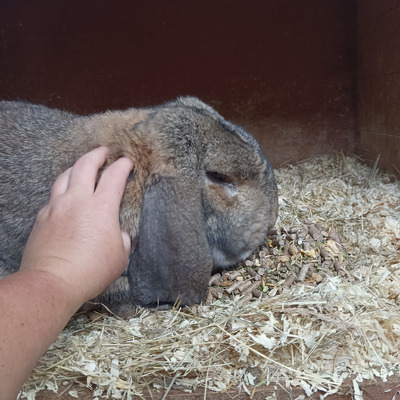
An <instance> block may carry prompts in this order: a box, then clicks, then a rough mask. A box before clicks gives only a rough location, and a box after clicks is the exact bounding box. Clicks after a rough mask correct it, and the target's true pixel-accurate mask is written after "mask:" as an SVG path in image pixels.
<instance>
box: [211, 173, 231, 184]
mask: <svg viewBox="0 0 400 400" xmlns="http://www.w3.org/2000/svg"><path fill="white" fill-rule="evenodd" d="M206 174H207V178H208V179H209V180H210V181H211V182H212V183H216V184H218V185H222V184H225V183H231V180H230V179H229V178H228V177H227V176H226V175H224V174H220V173H219V172H216V171H207V172H206Z"/></svg>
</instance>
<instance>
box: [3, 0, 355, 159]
mask: <svg viewBox="0 0 400 400" xmlns="http://www.w3.org/2000/svg"><path fill="white" fill-rule="evenodd" d="M355 46H356V0H324V1H321V0H302V1H301V2H298V1H294V0H252V1H250V2H248V1H243V0H218V1H215V0H201V1H192V2H188V1H187V0H171V1H163V0H146V1H138V0H120V1H114V2H113V1H109V0H85V1H77V0H58V1H55V2H54V1H49V0H47V1H46V0H36V1H34V2H29V1H24V0H3V1H2V2H0V97H1V98H6V99H15V98H20V99H25V100H29V101H32V102H37V103H43V104H47V105H50V106H54V107H60V108H63V109H68V110H71V111H75V112H79V113H92V112H97V111H102V110H106V109H109V108H110V109H114V108H126V107H130V106H147V105H152V104H157V103H160V102H163V101H165V100H168V99H171V98H174V97H176V96H179V95H185V94H191V95H196V96H198V97H200V98H202V99H203V100H205V101H207V102H209V103H211V104H212V105H213V106H215V107H216V108H217V109H218V110H219V111H220V112H221V113H222V114H223V115H224V116H226V117H227V118H230V119H232V120H234V121H235V122H236V123H239V124H241V125H243V126H244V127H245V128H247V129H248V130H249V131H251V132H252V133H253V134H255V136H256V137H257V138H258V140H259V141H260V142H261V144H262V147H263V149H264V151H265V153H266V154H267V155H268V156H269V158H270V159H271V160H272V162H273V164H274V166H279V165H281V164H282V163H285V162H287V161H296V160H299V159H302V158H306V157H310V156H312V155H315V154H324V153H332V152H334V151H341V150H344V151H345V152H352V151H353V150H354V132H355V98H356V96H355V93H356V84H355V83H356V48H355Z"/></svg>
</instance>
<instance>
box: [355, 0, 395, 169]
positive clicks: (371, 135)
mask: <svg viewBox="0 0 400 400" xmlns="http://www.w3.org/2000/svg"><path fill="white" fill-rule="evenodd" d="M358 9H359V12H360V15H359V18H361V20H360V19H359V24H358V32H359V34H358V90H357V92H358V94H357V125H358V141H357V151H358V152H359V153H360V154H361V155H362V156H364V157H365V158H366V159H369V160H375V159H377V158H378V156H379V157H380V163H379V165H380V167H381V168H383V169H387V170H389V171H392V172H394V173H396V174H398V175H399V176H400V113H399V110H400V1H397V2H394V1H392V0H384V1H381V2H379V6H378V2H375V6H372V4H371V1H363V0H360V1H359V4H358ZM374 13H376V15H374ZM366 15H368V16H369V18H368V19H366V18H365V16H366Z"/></svg>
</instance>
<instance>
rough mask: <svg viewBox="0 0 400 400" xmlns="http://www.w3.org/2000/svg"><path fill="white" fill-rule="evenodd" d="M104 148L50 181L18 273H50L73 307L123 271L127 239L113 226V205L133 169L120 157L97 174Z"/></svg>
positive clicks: (115, 220) (115, 217) (116, 210)
mask: <svg viewBox="0 0 400 400" xmlns="http://www.w3.org/2000/svg"><path fill="white" fill-rule="evenodd" d="M107 151H108V150H107V148H105V147H99V148H97V149H95V150H92V151H91V152H89V153H87V154H85V155H84V156H83V157H81V158H80V159H79V160H78V161H77V162H76V163H75V165H74V166H73V167H72V168H70V169H68V170H67V171H65V172H64V173H62V174H61V175H60V176H59V177H58V178H57V179H56V181H55V182H54V185H53V187H52V190H51V195H50V200H49V204H48V205H46V206H45V207H44V208H43V209H42V210H41V211H40V212H39V214H38V216H37V218H36V222H35V226H34V228H33V230H32V233H31V235H30V237H29V240H28V242H27V245H26V247H25V250H24V254H23V257H22V262H21V267H20V271H21V272H34V271H35V272H38V271H40V272H42V273H46V274H50V275H49V276H50V277H52V278H55V279H56V280H57V281H58V284H59V285H60V290H65V291H66V293H65V295H66V296H70V299H73V302H74V307H76V308H79V306H80V305H81V304H82V303H84V302H85V301H87V300H89V299H91V298H93V297H95V296H96V295H98V294H99V293H101V292H102V291H103V290H104V289H105V288H106V287H107V286H108V285H109V284H111V283H112V282H113V281H114V280H115V279H116V278H117V277H118V276H119V275H120V274H121V273H122V272H123V270H124V268H125V267H126V264H127V261H128V257H129V253H130V246H131V243H130V237H129V235H128V234H127V233H126V232H122V231H121V228H120V224H119V205H120V202H121V198H122V195H123V193H124V188H125V184H126V179H127V177H128V175H129V172H130V171H131V169H132V167H133V165H132V162H131V161H130V160H129V159H127V158H120V159H118V160H117V161H115V162H114V163H113V164H111V165H110V166H108V167H107V168H106V169H105V170H104V172H103V173H102V174H101V177H100V180H99V182H98V184H97V186H96V179H97V175H98V170H99V169H100V168H101V167H102V166H103V164H104V162H105V160H106V156H107Z"/></svg>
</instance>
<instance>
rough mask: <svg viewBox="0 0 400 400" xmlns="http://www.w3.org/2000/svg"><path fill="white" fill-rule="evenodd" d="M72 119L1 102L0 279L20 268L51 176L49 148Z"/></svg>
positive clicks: (30, 106)
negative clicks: (23, 251)
mask: <svg viewBox="0 0 400 400" xmlns="http://www.w3.org/2000/svg"><path fill="white" fill-rule="evenodd" d="M74 118H75V116H74V115H73V114H69V113H65V112H62V111H58V110H52V109H49V108H47V107H44V106H39V105H33V104H30V103H25V102H11V101H1V102H0V278H2V277H4V276H7V275H9V274H10V273H11V272H15V271H16V270H17V269H18V268H19V264H20V261H21V255H22V250H23V247H24V245H25V242H26V239H27V237H28V235H29V232H30V231H31V229H32V226H33V224H34V216H35V215H36V213H37V211H38V210H39V209H40V208H41V207H42V206H43V205H44V204H45V203H46V201H47V199H48V196H49V190H50V187H51V185H52V183H53V181H54V179H55V176H56V171H55V168H54V152H53V149H54V148H55V147H57V146H58V143H60V142H61V138H62V137H63V136H65V135H66V134H67V132H68V130H69V128H70V126H71V124H73V120H74ZM61 147H62V146H61ZM59 151H62V149H61V148H60V149H59Z"/></svg>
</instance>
